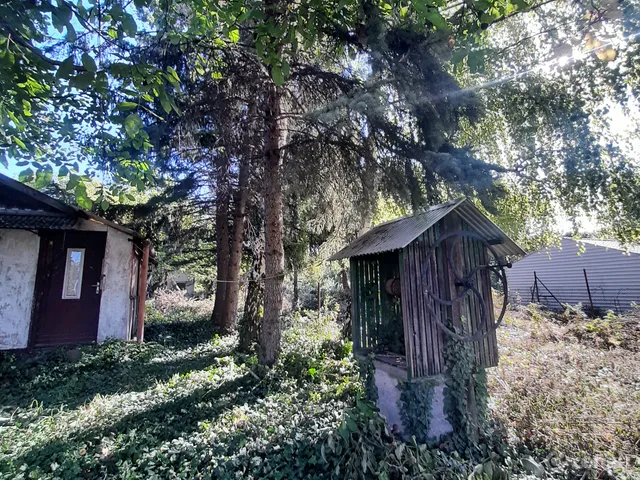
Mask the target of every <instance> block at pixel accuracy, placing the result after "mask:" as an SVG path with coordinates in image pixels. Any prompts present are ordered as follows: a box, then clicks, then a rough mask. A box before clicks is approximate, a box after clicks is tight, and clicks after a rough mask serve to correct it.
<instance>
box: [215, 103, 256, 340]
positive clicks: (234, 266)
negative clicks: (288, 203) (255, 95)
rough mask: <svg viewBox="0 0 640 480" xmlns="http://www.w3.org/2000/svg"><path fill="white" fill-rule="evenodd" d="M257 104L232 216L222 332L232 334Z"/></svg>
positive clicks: (252, 111)
mask: <svg viewBox="0 0 640 480" xmlns="http://www.w3.org/2000/svg"><path fill="white" fill-rule="evenodd" d="M255 110H256V106H255V103H251V104H250V105H249V106H248V109H247V123H246V124H245V128H246V130H245V132H246V134H245V135H244V148H243V152H242V157H241V158H240V162H239V166H238V169H239V172H238V189H237V191H236V194H235V198H234V200H235V211H234V215H233V234H232V236H231V249H230V255H229V269H228V277H227V279H228V283H227V288H226V298H225V305H224V310H223V313H222V315H223V318H224V321H223V322H222V323H223V325H224V329H223V333H229V332H230V331H231V330H233V328H234V327H235V324H236V318H237V315H238V294H239V292H240V284H239V283H238V281H239V280H240V266H241V263H242V244H243V240H244V223H245V218H246V215H247V201H248V199H249V173H250V168H251V159H252V157H253V149H252V145H253V143H252V140H253V137H254V135H253V133H254V126H255V122H254V121H253V120H254V117H255V114H256V112H255Z"/></svg>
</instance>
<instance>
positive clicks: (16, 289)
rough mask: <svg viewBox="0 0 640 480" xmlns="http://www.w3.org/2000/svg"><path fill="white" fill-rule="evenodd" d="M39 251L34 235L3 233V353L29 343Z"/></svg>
mask: <svg viewBox="0 0 640 480" xmlns="http://www.w3.org/2000/svg"><path fill="white" fill-rule="evenodd" d="M39 249H40V237H39V236H38V235H36V234H35V233H31V232H29V231H27V230H0V350H7V349H13V348H26V347H27V344H28V342H29V326H30V324H31V309H32V307H33V297H34V289H35V283H36V271H37V269H38V251H39Z"/></svg>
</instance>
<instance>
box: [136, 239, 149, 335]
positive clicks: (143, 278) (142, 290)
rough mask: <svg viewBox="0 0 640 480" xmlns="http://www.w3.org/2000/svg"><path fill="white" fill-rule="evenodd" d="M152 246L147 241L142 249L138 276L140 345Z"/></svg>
mask: <svg viewBox="0 0 640 480" xmlns="http://www.w3.org/2000/svg"><path fill="white" fill-rule="evenodd" d="M150 248H151V244H150V243H149V241H147V240H145V242H144V246H143V248H142V265H140V273H139V275H138V328H137V331H136V337H137V341H138V343H142V341H143V340H144V307H145V300H146V299H147V272H148V271H149V249H150Z"/></svg>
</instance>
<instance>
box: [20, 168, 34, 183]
mask: <svg viewBox="0 0 640 480" xmlns="http://www.w3.org/2000/svg"><path fill="white" fill-rule="evenodd" d="M18 180H20V181H21V182H22V183H25V182H30V181H31V180H33V170H31V169H30V168H26V169H24V170H22V171H21V172H20V173H19V174H18Z"/></svg>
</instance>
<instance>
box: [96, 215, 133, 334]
mask: <svg viewBox="0 0 640 480" xmlns="http://www.w3.org/2000/svg"><path fill="white" fill-rule="evenodd" d="M132 255H133V243H132V242H131V237H130V236H128V235H127V234H126V233H122V232H120V231H118V230H115V229H114V228H111V227H109V228H108V230H107V248H106V250H105V255H104V262H103V264H102V265H103V266H102V274H103V275H104V276H103V277H102V278H103V280H102V281H103V285H102V299H101V301H100V321H99V323H98V342H103V341H104V340H106V339H107V338H117V339H120V340H129V339H130V325H129V310H130V306H131V299H130V298H129V293H130V292H129V289H130V283H131V256H132Z"/></svg>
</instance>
